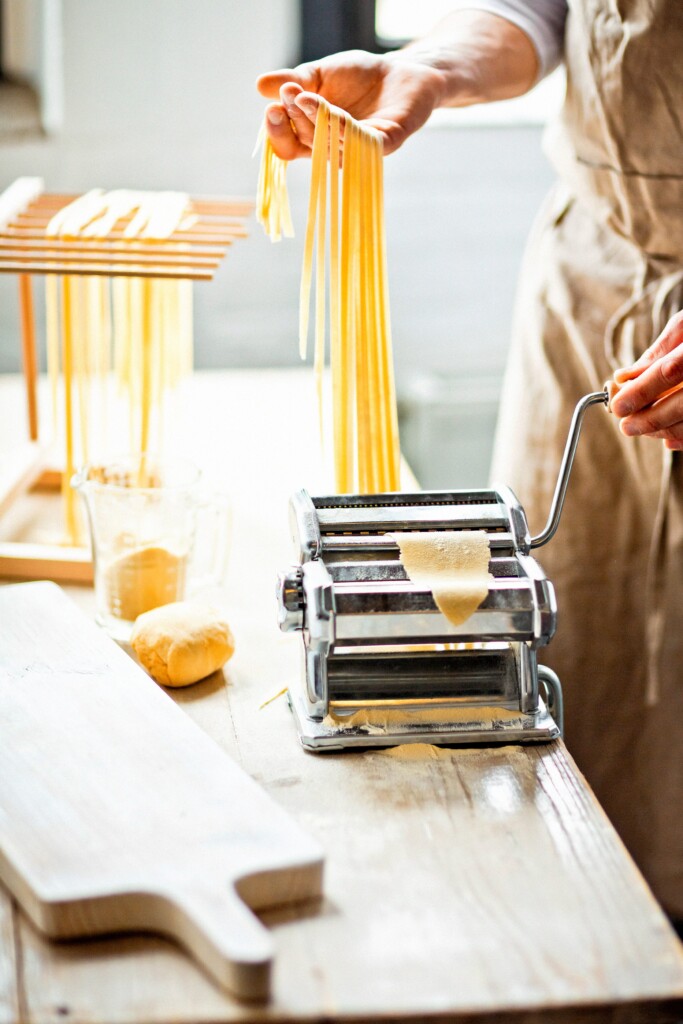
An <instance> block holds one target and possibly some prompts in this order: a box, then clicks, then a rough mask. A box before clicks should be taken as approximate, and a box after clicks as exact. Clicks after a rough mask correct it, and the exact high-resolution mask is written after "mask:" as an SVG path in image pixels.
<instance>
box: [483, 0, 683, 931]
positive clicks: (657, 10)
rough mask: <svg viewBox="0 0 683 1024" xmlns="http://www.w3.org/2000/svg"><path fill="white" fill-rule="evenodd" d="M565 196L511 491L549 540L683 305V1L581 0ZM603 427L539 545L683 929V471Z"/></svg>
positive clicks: (576, 702) (610, 800) (536, 312)
mask: <svg viewBox="0 0 683 1024" xmlns="http://www.w3.org/2000/svg"><path fill="white" fill-rule="evenodd" d="M569 8H570V13H569V16H568V22H567V38H566V61H567V75H568V94H567V102H566V105H565V109H564V112H563V116H562V119H561V122H560V124H559V125H558V126H557V128H556V129H555V130H554V131H551V132H549V134H548V138H547V140H546V144H547V148H548V150H549V154H550V156H551V158H552V160H553V162H554V163H555V164H556V166H557V167H558V170H559V172H560V176H561V183H560V184H559V185H558V187H557V189H556V190H555V191H554V193H553V194H552V195H551V197H550V198H549V200H548V201H547V203H546V205H545V208H544V209H543V210H542V211H541V214H540V216H539V218H538V221H537V223H536V225H535V227H534V230H533V232H532V237H531V239H530V241H529V246H528V250H527V253H526V256H525V260H524V264H523V268H522V273H521V282H520V290H519V295H518V305H517V311H516V319H515V328H514V338H513V347H512V352H511V357H510V362H509V366H508V372H507V376H506V384H505V389H504V399H503V406H502V409H501V416H500V421H499V429H498V438H497V444H496V454H495V456H494V467H493V478H494V479H495V480H499V481H502V482H506V483H508V484H510V485H511V486H512V488H513V489H514V490H515V491H516V493H517V494H518V496H519V497H520V499H521V501H522V503H523V505H524V506H525V508H526V510H527V513H528V516H529V520H530V523H531V529H532V532H538V531H539V530H540V529H541V527H542V526H543V524H544V522H545V518H546V516H547V513H548V509H549V507H550V501H551V497H552V492H553V488H554V485H555V480H556V476H557V471H558V467H559V463H560V457H561V454H562V450H563V446H564V442H565V439H566V434H567V429H568V426H569V421H570V418H571V414H572V410H573V408H574V405H575V403H576V402H577V400H578V399H579V398H580V397H581V396H582V395H584V394H586V393H587V392H589V391H595V390H598V389H600V388H601V387H602V385H603V383H604V381H605V380H607V379H608V378H609V377H610V376H611V375H612V373H613V371H614V370H615V368H617V367H618V366H622V365H625V364H628V363H630V362H632V361H633V359H634V358H635V357H636V356H637V355H638V354H639V353H640V352H642V351H643V349H644V348H646V347H647V346H648V345H649V344H650V343H651V341H652V340H653V339H654V337H656V335H657V333H658V332H659V331H660V330H661V328H662V327H663V325H664V324H665V323H666V321H667V319H668V318H669V317H670V316H671V315H672V314H673V313H674V312H675V311H676V310H677V309H681V308H683V0H569ZM682 462H683V457H682V456H681V455H678V454H676V455H674V456H673V457H672V456H671V453H667V452H666V450H665V449H664V448H663V445H662V443H661V442H660V441H656V440H652V439H645V438H636V439H627V438H624V437H622V436H621V435H620V433H619V431H618V429H617V422H616V420H615V419H613V418H612V417H611V416H609V414H607V413H606V412H605V411H604V410H603V409H602V408H600V407H599V406H596V407H594V408H592V409H591V410H590V411H589V413H588V415H587V418H586V422H585V425H584V429H583V433H582V436H581V441H580V444H579V449H578V453H577V458H576V463H575V466H574V470H573V474H572V478H571V481H570V485H569V493H568V497H567V502H566V506H565V510H564V514H563V518H562V521H561V524H560V529H559V531H558V533H557V535H556V537H555V539H554V540H552V541H551V542H550V544H549V545H548V546H547V547H545V548H541V549H539V550H538V552H537V554H538V557H539V560H540V561H541V563H542V565H543V566H544V568H545V569H546V571H547V573H548V575H549V576H550V578H551V580H552V581H553V582H554V584H555V587H556V591H557V597H558V606H559V622H558V632H557V635H556V637H555V639H554V640H553V641H552V643H551V645H550V647H549V648H548V650H547V653H546V654H545V659H544V660H546V661H547V663H548V664H550V665H552V666H553V667H554V668H555V669H556V671H557V672H558V673H559V675H560V678H561V680H562V684H563V687H564V691H565V701H566V740H567V744H568V746H569V749H570V750H571V752H572V753H573V755H574V756H575V758H576V759H577V761H578V764H579V766H580V767H581V769H582V770H583V771H584V772H585V774H586V776H587V778H588V780H589V782H590V784H591V785H592V787H593V788H594V790H595V792H596V794H597V796H598V799H599V800H600V802H601V803H602V805H603V807H604V808H605V810H606V812H607V814H608V815H609V817H610V818H611V820H612V822H613V823H614V825H615V826H616V828H617V830H618V831H619V833H620V834H621V836H622V838H623V839H624V842H625V843H626V845H627V846H628V848H629V850H630V851H631V853H632V855H633V856H634V858H635V860H636V862H637V863H638V864H639V866H640V868H641V869H642V871H643V873H644V874H645V876H646V878H647V879H648V881H649V883H650V885H651V886H652V888H653V890H654V892H655V894H656V895H657V896H658V898H659V899H660V900H661V902H662V903H663V905H664V906H665V908H666V909H667V910H668V911H669V913H671V914H673V915H674V916H677V917H683V468H682V465H681V463H682Z"/></svg>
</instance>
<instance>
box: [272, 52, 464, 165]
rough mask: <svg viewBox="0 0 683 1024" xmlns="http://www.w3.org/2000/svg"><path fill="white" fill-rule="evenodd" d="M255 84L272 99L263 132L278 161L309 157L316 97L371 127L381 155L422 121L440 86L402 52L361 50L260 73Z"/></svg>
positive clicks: (435, 74)
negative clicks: (380, 143)
mask: <svg viewBox="0 0 683 1024" xmlns="http://www.w3.org/2000/svg"><path fill="white" fill-rule="evenodd" d="M256 85H257V88H258V90H259V92H260V93H261V94H262V95H263V96H266V97H267V98H268V99H272V100H275V101H276V102H274V103H271V104H270V105H269V106H268V107H267V108H266V129H267V131H268V135H269V137H270V140H271V143H272V146H273V149H274V150H275V153H276V154H277V155H278V156H279V157H281V158H282V159H283V160H293V159H295V158H296V157H301V156H310V155H311V149H312V146H313V133H314V128H315V119H316V114H317V111H318V106H319V96H322V97H323V98H324V99H326V100H327V101H328V102H329V103H331V104H333V105H334V106H336V107H340V108H341V109H342V110H344V111H346V112H347V113H349V114H350V115H351V116H352V117H353V118H355V119H356V120H357V121H362V122H364V123H365V124H367V125H368V126H370V127H372V128H375V129H376V130H377V131H378V132H379V134H380V136H381V138H382V140H383V142H384V152H385V154H386V153H392V152H393V151H394V150H395V149H398V147H399V146H400V145H402V143H403V142H404V141H405V140H406V139H407V138H408V136H409V135H412V134H413V132H415V131H417V129H418V128H420V127H421V126H422V125H423V124H424V123H425V121H426V120H427V118H428V117H429V115H430V114H431V113H432V111H433V110H434V108H435V107H437V106H438V105H439V102H440V100H441V98H442V95H443V92H444V88H445V84H444V76H443V74H442V72H441V71H439V70H437V69H436V68H434V67H430V66H429V65H428V64H426V63H424V62H422V61H420V60H418V59H417V58H412V57H410V56H408V55H407V54H406V53H405V52H402V51H399V52H398V53H393V54H387V55H386V56H376V55H374V54H371V53H365V52H364V51H363V50H348V51H346V52H345V53H337V54H334V55H333V56H331V57H325V58H323V59H322V60H319V61H313V62H310V63H308V64H300V65H299V67H297V68H294V69H292V70H290V69H284V70H282V71H274V72H271V73H269V74H266V75H261V77H260V78H259V79H258V81H257V83H256Z"/></svg>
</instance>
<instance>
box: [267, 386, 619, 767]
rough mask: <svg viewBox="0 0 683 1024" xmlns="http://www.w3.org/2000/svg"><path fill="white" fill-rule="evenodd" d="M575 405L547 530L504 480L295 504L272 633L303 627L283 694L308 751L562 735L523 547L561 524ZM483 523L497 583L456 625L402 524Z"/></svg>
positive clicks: (550, 606)
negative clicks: (420, 576) (405, 552)
mask: <svg viewBox="0 0 683 1024" xmlns="http://www.w3.org/2000/svg"><path fill="white" fill-rule="evenodd" d="M598 401H601V402H603V403H606V396H605V395H604V394H603V393H602V392H599V393H595V394H593V395H589V396H586V398H585V399H583V400H582V403H579V406H577V411H576V413H575V417H574V421H573V423H572V427H571V429H570V434H569V438H568V442H567V448H566V450H565V458H564V460H563V463H562V468H561V470H560V475H559V478H558V483H557V488H556V492H555V498H554V500H553V507H552V509H551V514H550V517H549V520H548V524H547V526H546V528H545V530H544V531H543V533H542V534H539V536H538V537H533V538H532V537H531V536H530V534H529V529H528V525H527V520H526V516H525V513H524V510H523V508H522V507H521V505H520V503H519V502H518V500H517V499H516V497H515V495H514V494H513V493H512V491H511V490H510V489H509V488H507V487H504V486H499V487H494V488H492V489H489V490H471V491H432V492H417V493H413V494H410V493H390V494H377V495H334V496H330V497H311V496H309V495H308V493H307V492H306V491H299V492H297V493H296V494H295V495H294V496H293V497H292V499H291V501H290V514H291V520H292V532H293V537H294V541H295V545H296V557H297V560H296V564H295V565H294V566H292V567H291V568H290V569H289V570H287V571H286V572H283V573H281V574H280V575H279V578H278V588H277V592H278V610H279V623H280V628H281V629H282V630H283V631H285V632H288V631H300V632H301V636H302V640H303V668H302V673H301V677H300V679H299V680H298V683H297V684H296V685H295V684H292V685H291V686H290V690H289V699H290V704H291V707H292V710H293V712H294V717H295V720H296V723H297V728H298V731H299V736H300V739H301V742H302V744H303V746H304V747H305V748H307V749H309V750H316V751H324V750H335V749H343V748H346V747H359V746H360V747H366V746H388V745H394V744H397V743H410V742H413V743H414V742H428V743H443V744H463V743H467V744H472V743H511V742H522V743H524V742H545V741H548V740H552V739H554V738H556V737H557V736H559V735H560V732H561V727H562V691H561V687H560V683H559V680H558V679H557V676H555V674H554V673H553V672H551V671H550V670H549V669H547V668H545V667H543V666H539V665H538V663H537V652H538V650H539V648H541V647H543V646H545V645H546V644H548V643H549V641H550V640H551V638H552V636H553V634H554V632H555V627H556V619H557V607H556V602H555V594H554V590H553V586H552V584H551V582H550V581H549V580H548V579H547V578H546V576H545V573H544V572H543V570H542V568H541V566H540V565H539V564H538V562H537V561H536V560H535V559H534V558H533V557H532V555H531V554H530V552H531V549H532V548H534V547H537V546H539V545H540V544H543V543H545V542H546V540H548V539H549V538H550V537H552V536H553V534H554V532H555V530H556V529H557V523H558V522H559V516H560V512H561V509H562V504H563V501H564V495H565V492H566V487H567V481H568V477H569V472H570V470H571V464H572V461H573V457H574V451H575V449H576V443H577V441H578V435H579V431H580V428H581V421H582V418H583V414H584V412H585V410H586V409H587V408H588V407H589V405H591V404H595V403H597V402H598ZM415 530H417V531H441V530H447V531H459V530H484V531H486V534H487V537H488V541H489V546H490V552H491V555H490V561H489V572H490V574H491V576H492V581H491V583H490V585H489V592H488V595H487V596H486V598H485V599H484V600H483V602H482V603H481V605H480V606H479V607H478V608H477V609H476V611H475V612H474V613H473V614H472V615H471V616H470V617H469V618H468V619H467V620H466V621H465V622H463V623H462V624H461V625H459V626H454V625H453V624H452V623H451V622H450V621H449V620H448V619H447V618H446V617H445V616H444V615H443V614H442V613H441V611H440V610H439V609H438V607H437V605H436V603H435V601H434V597H433V595H432V593H431V591H430V590H427V589H424V588H423V587H420V586H419V585H417V584H415V583H413V582H412V581H411V580H410V579H409V577H408V574H407V573H406V570H405V568H404V566H403V564H402V562H401V557H400V551H399V547H398V544H397V543H396V541H395V540H394V538H393V534H394V533H397V532H401V533H404V532H407V531H415Z"/></svg>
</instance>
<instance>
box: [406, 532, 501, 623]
mask: <svg viewBox="0 0 683 1024" xmlns="http://www.w3.org/2000/svg"><path fill="white" fill-rule="evenodd" d="M392 537H393V538H394V540H395V541H396V543H397V544H398V546H399V548H400V549H401V560H402V562H403V566H404V568H405V570H406V572H407V573H408V576H409V577H410V579H411V580H412V581H413V583H417V584H418V586H421V587H425V588H429V589H430V590H431V592H432V594H433V595H434V600H435V602H436V605H437V607H438V609H439V611H441V612H442V613H443V614H444V615H445V616H446V618H447V619H448V621H449V622H451V623H452V624H453V625H454V626H459V625H460V624H461V623H462V622H465V621H466V620H467V619H469V617H470V615H471V614H472V613H473V612H474V611H476V609H477V608H478V607H479V605H480V604H481V603H482V601H483V600H484V599H485V597H486V595H487V594H488V592H489V581H490V580H492V579H493V577H492V576H491V574H490V573H489V571H488V568H489V558H490V549H489V541H488V536H487V534H486V533H485V532H484V531H483V530H458V531H455V530H453V531H434V532H429V531H426V532H424V533H394V534H392Z"/></svg>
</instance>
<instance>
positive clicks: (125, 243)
mask: <svg viewBox="0 0 683 1024" xmlns="http://www.w3.org/2000/svg"><path fill="white" fill-rule="evenodd" d="M77 198H78V196H77V195H66V194H61V193H60V194H56V193H50V192H45V190H44V184H43V181H42V179H40V178H33V177H31V178H28V177H27V178H18V179H17V180H16V181H15V182H14V183H13V184H12V185H10V186H9V188H7V189H6V190H5V191H4V192H3V193H2V194H0V273H2V274H16V275H18V280H19V310H20V335H21V353H22V371H23V378H24V387H25V396H26V408H27V413H28V440H27V441H26V442H25V443H24V444H23V445H22V444H19V443H18V444H14V445H13V447H12V450H11V451H10V452H7V453H6V454H3V456H2V457H0V516H2V514H3V513H5V512H7V510H8V509H9V508H10V506H11V505H12V504H13V503H14V502H15V501H16V500H17V499H18V498H19V497H20V496H21V495H22V494H24V493H26V492H27V491H29V490H31V489H40V490H56V489H58V488H59V487H60V486H61V477H62V474H61V472H60V471H59V470H58V469H55V468H50V467H48V466H47V464H46V448H45V445H44V444H43V443H42V442H41V439H40V436H39V435H40V431H39V422H38V420H39V417H38V388H37V384H38V356H37V346H36V329H35V315H34V304H33V285H32V278H33V276H34V275H36V274H38V275H46V274H58V275H66V274H68V275H77V276H81V275H85V276H90V275H97V276H104V277H136V278H140V277H146V278H157V279H162V280H163V279H166V280H169V279H176V280H178V279H181V280H196V281H210V280H211V279H212V278H213V276H214V274H215V273H216V270H217V269H218V267H219V265H220V263H221V260H222V259H223V257H224V256H225V254H226V252H227V250H228V248H229V246H230V245H232V243H233V242H235V241H236V240H237V239H239V238H243V237H245V236H246V234H247V231H246V227H245V220H246V217H247V216H248V214H249V213H250V211H251V209H252V206H253V203H252V202H251V201H249V200H244V199H231V198H197V199H191V200H190V203H189V205H188V207H187V211H186V212H187V214H188V215H189V216H190V217H191V218H192V220H191V223H190V224H187V225H183V224H181V225H180V227H179V228H178V229H177V230H176V231H174V232H173V234H172V235H170V236H169V237H168V238H166V239H164V240H163V241H157V240H155V241H151V240H149V239H143V238H132V239H124V237H123V232H124V229H125V226H126V222H127V218H124V219H122V220H121V221H119V222H117V223H116V224H115V225H114V229H112V230H111V231H110V232H109V234H108V235H107V236H106V237H105V238H76V239H71V238H69V239H64V238H55V237H48V236H46V233H45V232H46V227H47V225H48V223H49V221H50V220H51V219H52V217H53V216H54V215H55V214H56V213H57V212H58V211H59V210H60V209H62V208H63V207H65V206H67V205H68V204H69V203H71V202H73V201H74V200H75V199H77ZM0 576H5V577H12V578H20V579H27V578H29V579H30V578H36V577H41V578H48V579H54V580H60V581H62V582H88V581H89V580H91V579H92V564H91V561H90V554H89V552H88V551H86V549H85V548H77V547H68V546H62V545H57V544H55V545H45V544H39V543H15V542H4V541H1V542H0Z"/></svg>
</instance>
